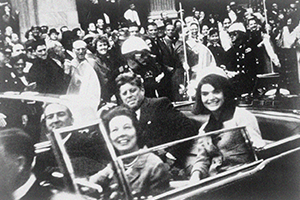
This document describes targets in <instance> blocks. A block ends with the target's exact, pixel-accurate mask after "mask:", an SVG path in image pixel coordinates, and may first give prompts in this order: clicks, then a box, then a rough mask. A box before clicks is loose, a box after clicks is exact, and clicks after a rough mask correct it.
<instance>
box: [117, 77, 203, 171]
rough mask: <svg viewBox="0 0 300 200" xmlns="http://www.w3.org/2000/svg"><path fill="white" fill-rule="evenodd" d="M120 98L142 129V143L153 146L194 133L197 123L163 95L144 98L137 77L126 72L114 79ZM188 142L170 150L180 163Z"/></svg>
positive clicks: (140, 80)
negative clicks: (133, 114)
mask: <svg viewBox="0 0 300 200" xmlns="http://www.w3.org/2000/svg"><path fill="white" fill-rule="evenodd" d="M116 83H117V88H118V90H119V97H120V99H121V100H122V102H123V105H124V106H126V107H129V108H131V109H133V110H134V111H135V112H136V114H137V118H138V120H139V122H140V126H141V129H142V131H141V132H142V134H141V140H140V141H141V145H146V146H147V147H153V146H156V145H160V144H163V143H166V142H171V141H175V140H178V139H182V138H186V137H189V136H193V135H196V134H197V130H198V129H197V126H196V124H195V123H194V122H193V121H191V119H189V118H187V117H186V116H185V115H183V114H182V113H180V111H178V110H177V109H175V108H174V107H173V105H172V103H171V101H170V100H169V99H168V98H166V97H162V98H147V97H145V90H144V87H143V82H142V79H141V77H140V76H138V75H136V74H134V73H131V72H128V73H123V74H120V75H119V76H118V77H117V78H116ZM190 146H191V145H190V143H188V142H187V143H183V144H180V145H177V146H176V147H173V148H171V149H169V150H168V151H170V152H171V153H172V155H174V156H175V157H176V159H177V164H178V165H179V166H181V167H182V166H183V164H184V163H185V159H186V156H187V153H188V152H189V147H190Z"/></svg>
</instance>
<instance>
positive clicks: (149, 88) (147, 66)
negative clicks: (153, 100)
mask: <svg viewBox="0 0 300 200" xmlns="http://www.w3.org/2000/svg"><path fill="white" fill-rule="evenodd" d="M121 53H122V54H123V55H124V56H125V58H126V60H127V66H125V67H124V69H120V70H119V71H120V72H121V73H122V72H126V71H131V72H134V73H136V74H139V75H140V76H141V77H142V78H143V80H144V87H145V96H146V97H158V96H157V95H158V94H159V93H158V90H159V89H161V87H162V85H161V80H162V78H163V77H164V76H165V74H164V72H162V69H161V66H160V65H159V64H158V63H157V62H156V61H155V58H153V57H151V55H150V48H149V47H148V45H147V44H146V42H145V41H144V40H143V39H142V38H139V37H135V36H132V37H130V38H129V39H127V40H126V41H125V42H124V43H123V45H122V47H121Z"/></svg>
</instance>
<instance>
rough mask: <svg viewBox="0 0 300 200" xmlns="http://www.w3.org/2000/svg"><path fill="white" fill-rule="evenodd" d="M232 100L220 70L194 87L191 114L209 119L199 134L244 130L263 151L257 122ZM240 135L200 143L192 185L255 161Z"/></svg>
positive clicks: (214, 137) (233, 133)
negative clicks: (193, 102)
mask: <svg viewBox="0 0 300 200" xmlns="http://www.w3.org/2000/svg"><path fill="white" fill-rule="evenodd" d="M234 96H235V95H234V90H233V89H232V85H231V83H230V81H229V79H228V77H227V76H226V73H224V71H222V69H220V70H219V69H215V70H213V71H211V72H207V73H204V74H203V76H202V77H201V80H200V83H199V85H198V87H197V92H196V103H195V107H194V110H193V113H194V114H209V115H210V116H209V120H208V122H206V123H204V124H203V125H202V126H201V128H200V129H199V134H200V135H201V134H205V133H207V132H210V131H216V130H220V129H227V128H234V127H238V126H245V130H246V131H245V132H246V135H247V137H248V138H249V140H250V141H251V143H252V145H253V147H256V148H260V147H262V146H263V145H264V141H263V140H262V138H261V133H260V130H259V127H258V123H257V120H256V118H255V117H254V115H253V114H251V113H250V112H249V111H247V110H245V109H242V108H239V107H236V103H235V99H234ZM239 133H240V132H239V131H228V132H224V133H221V134H219V135H212V136H206V137H202V138H200V139H199V141H198V143H197V144H196V148H194V149H193V150H196V151H195V153H196V154H197V158H196V159H195V163H194V166H193V169H192V172H191V178H190V181H191V183H196V182H197V181H199V180H200V179H203V178H205V177H208V176H212V175H215V174H217V173H220V172H222V171H225V170H228V169H230V168H232V167H234V166H237V165H241V164H244V163H248V162H251V161H253V160H254V156H253V154H252V152H251V151H250V150H249V148H248V147H247V145H246V143H245V142H244V140H243V139H242V137H241V134H239Z"/></svg>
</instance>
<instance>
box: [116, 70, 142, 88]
mask: <svg viewBox="0 0 300 200" xmlns="http://www.w3.org/2000/svg"><path fill="white" fill-rule="evenodd" d="M115 81H116V84H117V88H118V90H119V89H120V87H121V86H122V85H125V84H126V83H130V84H131V85H135V86H138V87H139V88H144V85H143V79H142V77H141V76H140V75H137V74H135V73H133V72H125V73H122V74H120V75H119V76H117V78H116V80H115Z"/></svg>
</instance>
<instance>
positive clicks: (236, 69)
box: [226, 23, 258, 96]
mask: <svg viewBox="0 0 300 200" xmlns="http://www.w3.org/2000/svg"><path fill="white" fill-rule="evenodd" d="M228 33H229V36H230V38H231V42H232V44H233V46H232V47H231V48H230V49H229V50H228V51H227V53H226V58H227V62H226V72H227V74H228V76H229V77H230V78H231V80H232V83H233V86H234V88H235V90H236V93H237V94H238V96H240V95H242V94H244V93H248V94H250V93H252V92H253V87H254V82H255V78H256V73H257V67H258V66H257V64H256V60H255V57H254V53H253V50H252V49H251V48H250V47H249V45H248V44H247V42H246V28H245V26H244V25H243V23H233V24H232V25H231V26H230V27H229V28H228Z"/></svg>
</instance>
